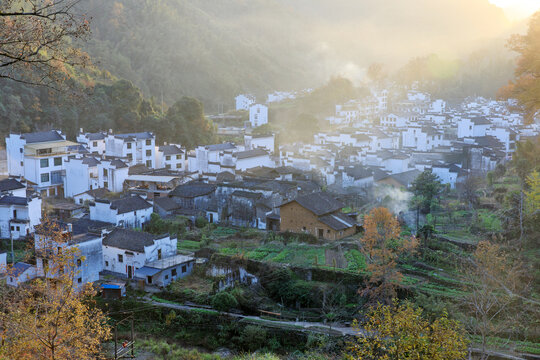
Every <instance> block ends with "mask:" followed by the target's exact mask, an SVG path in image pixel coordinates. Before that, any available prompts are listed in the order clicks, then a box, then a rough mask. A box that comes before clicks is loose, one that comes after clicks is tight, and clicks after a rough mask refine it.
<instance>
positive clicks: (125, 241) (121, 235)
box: [103, 229, 177, 278]
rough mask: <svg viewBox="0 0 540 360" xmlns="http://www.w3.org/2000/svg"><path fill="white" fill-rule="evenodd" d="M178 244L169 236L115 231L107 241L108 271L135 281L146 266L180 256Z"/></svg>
mask: <svg viewBox="0 0 540 360" xmlns="http://www.w3.org/2000/svg"><path fill="white" fill-rule="evenodd" d="M176 244H177V240H176V238H171V237H170V236H169V235H168V234H167V235H152V234H149V233H145V232H140V231H132V230H126V229H114V230H113V231H111V232H110V233H109V234H107V235H105V237H104V238H103V264H104V270H107V271H111V272H113V273H117V274H121V275H123V276H126V277H127V278H133V277H134V275H135V272H136V271H137V270H138V269H140V268H142V267H143V266H145V265H146V264H148V263H151V262H153V261H157V260H161V259H165V258H168V257H170V256H174V255H176V251H177V248H176Z"/></svg>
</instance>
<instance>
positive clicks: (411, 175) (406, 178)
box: [389, 169, 422, 187]
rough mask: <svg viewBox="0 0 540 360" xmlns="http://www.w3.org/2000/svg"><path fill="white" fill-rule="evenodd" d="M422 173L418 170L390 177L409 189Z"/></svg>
mask: <svg viewBox="0 0 540 360" xmlns="http://www.w3.org/2000/svg"><path fill="white" fill-rule="evenodd" d="M421 173H422V172H421V171H420V170H417V169H413V170H408V171H404V172H402V173H398V174H392V175H389V177H391V178H392V179H394V180H396V181H397V182H398V183H400V184H401V185H403V186H405V187H409V186H410V185H411V184H412V182H413V181H414V180H415V179H416V178H417V177H418V175H420V174H421Z"/></svg>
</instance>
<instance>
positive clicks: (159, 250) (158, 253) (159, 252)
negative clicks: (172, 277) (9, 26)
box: [157, 249, 161, 260]
mask: <svg viewBox="0 0 540 360" xmlns="http://www.w3.org/2000/svg"><path fill="white" fill-rule="evenodd" d="M157 258H158V260H161V249H158V251H157Z"/></svg>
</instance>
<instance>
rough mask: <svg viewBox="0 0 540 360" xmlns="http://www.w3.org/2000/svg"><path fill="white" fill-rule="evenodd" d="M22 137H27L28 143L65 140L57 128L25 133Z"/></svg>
mask: <svg viewBox="0 0 540 360" xmlns="http://www.w3.org/2000/svg"><path fill="white" fill-rule="evenodd" d="M21 138H23V139H25V140H26V143H27V144H31V143H37V142H45V141H55V140H64V138H63V137H62V136H61V135H60V134H59V133H58V132H57V131H55V130H50V131H41V132H34V133H28V134H23V135H22V136H21Z"/></svg>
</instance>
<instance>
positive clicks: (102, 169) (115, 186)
mask: <svg viewBox="0 0 540 360" xmlns="http://www.w3.org/2000/svg"><path fill="white" fill-rule="evenodd" d="M128 175H129V167H128V165H127V164H126V163H125V162H124V161H122V160H120V159H117V158H106V159H102V160H100V163H99V164H98V182H99V184H98V186H99V187H100V188H105V189H107V190H109V191H111V192H122V191H123V190H124V181H125V180H126V179H127V177H128Z"/></svg>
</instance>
